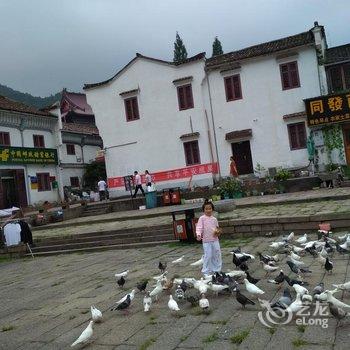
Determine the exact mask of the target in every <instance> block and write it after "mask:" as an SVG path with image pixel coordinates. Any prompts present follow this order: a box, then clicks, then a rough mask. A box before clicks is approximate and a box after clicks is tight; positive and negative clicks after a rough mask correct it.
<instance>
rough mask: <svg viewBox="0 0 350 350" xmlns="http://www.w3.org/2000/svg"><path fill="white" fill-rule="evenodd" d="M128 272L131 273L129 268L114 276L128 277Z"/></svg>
mask: <svg viewBox="0 0 350 350" xmlns="http://www.w3.org/2000/svg"><path fill="white" fill-rule="evenodd" d="M128 273H129V270H125V271H123V272H120V273H116V274H115V275H114V276H115V277H116V278H120V277H126V276H127V274H128Z"/></svg>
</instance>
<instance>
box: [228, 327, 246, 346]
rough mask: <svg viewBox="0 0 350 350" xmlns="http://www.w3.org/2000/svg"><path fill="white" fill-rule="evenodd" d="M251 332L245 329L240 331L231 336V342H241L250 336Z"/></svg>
mask: <svg viewBox="0 0 350 350" xmlns="http://www.w3.org/2000/svg"><path fill="white" fill-rule="evenodd" d="M249 333H250V330H248V329H247V330H244V331H242V332H240V333H237V334H235V335H234V336H233V337H231V338H230V340H231V343H233V344H241V343H242V342H243V340H244V339H245V338H247V337H248V335H249Z"/></svg>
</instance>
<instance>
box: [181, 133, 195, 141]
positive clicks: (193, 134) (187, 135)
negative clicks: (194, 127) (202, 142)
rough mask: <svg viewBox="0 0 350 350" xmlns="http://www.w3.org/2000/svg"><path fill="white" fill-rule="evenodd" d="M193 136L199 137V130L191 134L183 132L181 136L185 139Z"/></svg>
mask: <svg viewBox="0 0 350 350" xmlns="http://www.w3.org/2000/svg"><path fill="white" fill-rule="evenodd" d="M193 137H199V132H191V133H190V134H183V135H181V136H180V139H181V140H184V139H189V138H193Z"/></svg>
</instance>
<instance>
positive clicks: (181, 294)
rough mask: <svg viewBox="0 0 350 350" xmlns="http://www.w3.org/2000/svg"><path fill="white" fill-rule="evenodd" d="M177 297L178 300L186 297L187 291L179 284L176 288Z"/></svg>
mask: <svg viewBox="0 0 350 350" xmlns="http://www.w3.org/2000/svg"><path fill="white" fill-rule="evenodd" d="M174 295H175V299H177V300H183V299H185V292H184V290H183V289H182V288H181V286H180V285H178V286H177V288H176V289H175V294H174Z"/></svg>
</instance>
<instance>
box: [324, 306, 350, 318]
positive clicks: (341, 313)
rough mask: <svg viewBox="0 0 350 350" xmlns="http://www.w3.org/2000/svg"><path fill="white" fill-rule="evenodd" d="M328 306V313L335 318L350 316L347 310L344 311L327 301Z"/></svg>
mask: <svg viewBox="0 0 350 350" xmlns="http://www.w3.org/2000/svg"><path fill="white" fill-rule="evenodd" d="M328 306H329V311H330V313H331V314H332V315H333V316H334V317H335V318H336V319H337V320H341V319H343V318H345V317H348V316H350V313H349V312H345V311H344V310H343V309H341V308H340V307H337V306H335V305H333V304H332V303H330V302H328Z"/></svg>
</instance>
